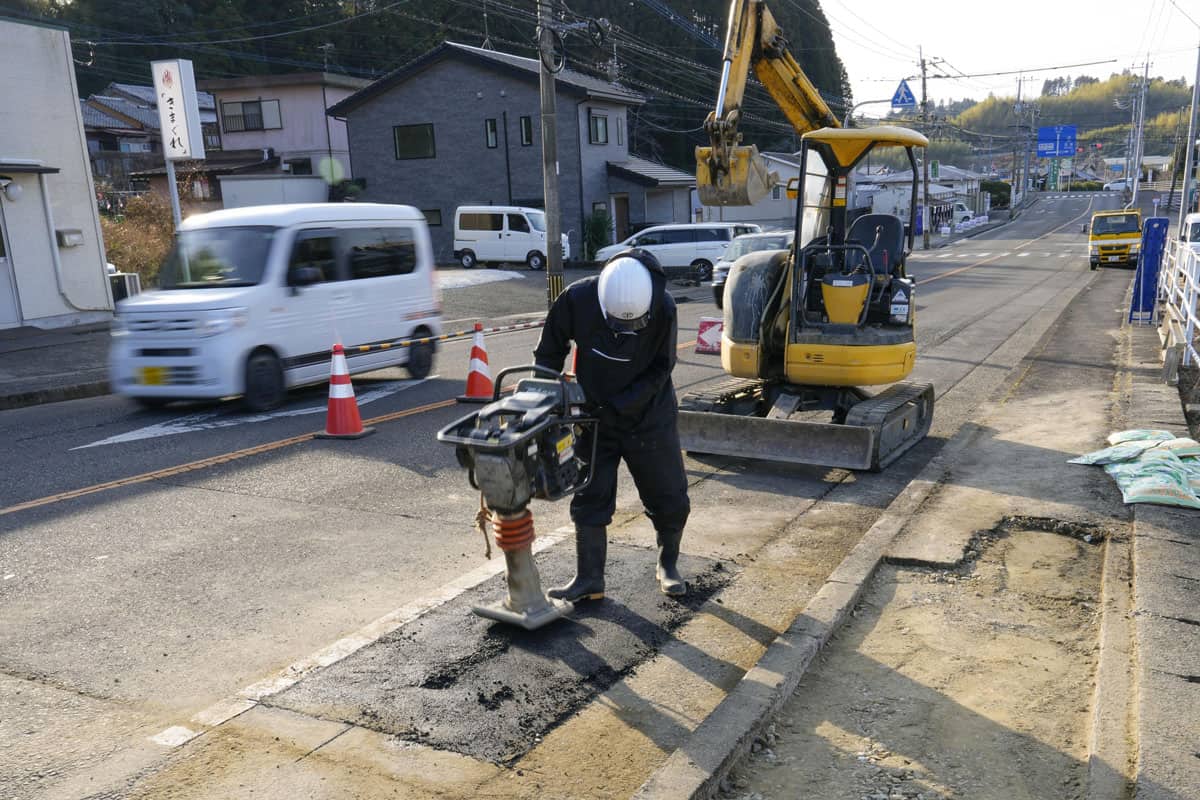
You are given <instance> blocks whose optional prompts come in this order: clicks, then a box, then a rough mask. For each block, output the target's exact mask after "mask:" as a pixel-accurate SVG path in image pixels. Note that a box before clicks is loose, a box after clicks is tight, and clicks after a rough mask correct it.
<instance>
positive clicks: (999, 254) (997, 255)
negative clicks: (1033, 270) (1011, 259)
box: [996, 253, 1011, 258]
mask: <svg viewBox="0 0 1200 800" xmlns="http://www.w3.org/2000/svg"><path fill="white" fill-rule="evenodd" d="M1009 255H1011V253H996V258H1004V257H1006V256H1009Z"/></svg>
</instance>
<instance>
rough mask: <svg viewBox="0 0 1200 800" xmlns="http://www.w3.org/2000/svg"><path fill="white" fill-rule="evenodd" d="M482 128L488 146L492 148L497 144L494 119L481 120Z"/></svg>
mask: <svg viewBox="0 0 1200 800" xmlns="http://www.w3.org/2000/svg"><path fill="white" fill-rule="evenodd" d="M483 130H484V134H485V135H486V138H487V146H488V148H493V147H495V146H496V145H497V144H499V141H498V137H497V135H496V120H494V119H485V120H484V121H483Z"/></svg>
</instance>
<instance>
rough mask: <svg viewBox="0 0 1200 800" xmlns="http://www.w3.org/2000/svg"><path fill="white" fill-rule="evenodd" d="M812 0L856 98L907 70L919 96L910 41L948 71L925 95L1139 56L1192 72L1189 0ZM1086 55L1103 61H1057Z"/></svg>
mask: <svg viewBox="0 0 1200 800" xmlns="http://www.w3.org/2000/svg"><path fill="white" fill-rule="evenodd" d="M771 2H775V3H781V2H782V3H787V2H788V0H768V3H771ZM821 8H822V9H823V10H824V12H825V16H826V17H827V18H828V20H829V24H830V26H831V28H832V29H833V36H834V42H835V44H836V46H837V52H838V55H839V56H840V57H841V59H842V63H843V64H845V67H846V72H847V74H848V75H849V77H850V83H851V86H852V87H853V90H854V99H855V102H856V103H860V102H862V101H864V100H887V99H889V98H891V96H892V94H893V93H894V92H895V91H896V88H897V86H898V85H899V83H900V80H901V79H902V78H911V77H913V76H918V77H917V78H916V79H915V80H910V81H909V85H910V86H911V88H912V90H913V92H914V94H916V96H917V99H918V100H920V93H921V81H920V78H919V75H920V68H919V66H918V61H919V59H920V56H919V54H918V47H922V48H923V49H924V53H925V57H926V59H928V60H933V59H944V63H942V64H940V65H938V66H936V67H931V68H929V70H928V73H929V74H930V75H933V74H937V73H941V74H945V75H952V76H955V78H954V79H947V78H938V79H932V80H930V81H929V82H928V92H929V97H930V99H931V100H932V101H934V102H937V101H939V100H946V101H949V100H958V99H963V98H972V99H975V100H983V99H985V98H986V97H987V96H988V95H989V94H995V95H996V96H998V97H1006V96H1007V97H1013V96H1015V95H1016V93H1017V83H1018V80H1019V78H1020V77H1022V76H1021V75H1017V74H1011V75H991V76H985V75H982V73H994V72H1012V71H1014V70H1027V71H1026V72H1024V73H1023V76H1024V77H1025V78H1026V79H1029V78H1032V79H1033V80H1026V82H1025V84H1024V90H1023V94H1028V93H1032V94H1033V96H1035V97H1036V96H1038V95H1040V94H1041V90H1042V81H1044V80H1046V79H1048V78H1055V77H1061V76H1067V75H1070V76H1072V77H1074V76H1078V75H1090V76H1092V77H1095V78H1100V79H1105V78H1107V77H1108V76H1109V75H1111V74H1112V73H1114V72H1121V71H1122V70H1124V69H1126V68H1130V69H1134V68H1136V72H1137V73H1138V74H1140V73H1141V72H1142V67H1143V65H1144V64H1145V63H1146V61H1147V60H1149V62H1150V75H1151V76H1152V77H1154V76H1162V77H1163V78H1166V79H1175V78H1184V79H1186V81H1187V84H1188V85H1189V86H1190V85H1192V83H1193V82H1194V81H1195V76H1196V58H1197V46H1198V45H1200V1H1198V0H1173V2H1172V0H1005V2H1001V3H995V2H992V3H980V2H973V0H949V1H948V0H914V2H908V3H904V2H899V0H821ZM1189 17H1190V20H1189ZM1093 61H1103V62H1111V63H1102V64H1092V65H1090V66H1065V65H1073V64H1082V63H1085V62H1093ZM1044 67H1062V68H1061V69H1050V70H1046V69H1041V68H1044ZM1035 70H1036V71H1035ZM964 74H965V75H971V76H979V77H969V78H964V77H960V76H962V75H964ZM888 110H889V107H888V105H887V104H886V103H884V104H879V105H865V106H863V107H862V109H861V112H860V113H863V114H868V115H869V114H885V113H887V111H888Z"/></svg>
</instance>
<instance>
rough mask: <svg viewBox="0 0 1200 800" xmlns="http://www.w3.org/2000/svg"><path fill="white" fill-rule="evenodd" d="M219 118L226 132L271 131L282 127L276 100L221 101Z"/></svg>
mask: <svg viewBox="0 0 1200 800" xmlns="http://www.w3.org/2000/svg"><path fill="white" fill-rule="evenodd" d="M221 118H222V119H223V120H224V123H225V132H226V133H240V132H242V131H271V130H278V129H279V128H282V127H283V118H282V117H281V116H280V115H279V101H278V100H246V101H243V102H240V103H221Z"/></svg>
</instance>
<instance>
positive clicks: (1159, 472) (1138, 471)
mask: <svg viewBox="0 0 1200 800" xmlns="http://www.w3.org/2000/svg"><path fill="white" fill-rule="evenodd" d="M1108 443H1109V445H1110V446H1109V447H1106V448H1104V449H1103V450H1097V451H1095V452H1093V453H1088V454H1087V455H1082V456H1079V457H1078V458H1072V459H1071V460H1070V461H1069V462H1068V463H1070V464H1094V465H1097V466H1102V467H1104V471H1105V472H1107V473H1108V474H1109V475H1111V476H1112V477H1113V480H1115V481H1116V482H1117V486H1119V487H1120V488H1121V495H1122V497H1123V498H1124V500H1125V502H1126V503H1157V504H1159V505H1167V506H1181V507H1183V508H1200V442H1196V441H1195V440H1194V439H1185V438H1178V437H1176V436H1175V434H1173V433H1171V432H1170V431H1159V430H1146V429H1138V430H1130V431H1120V432H1118V433H1114V434H1112V435H1110V436H1109V437H1108Z"/></svg>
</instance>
